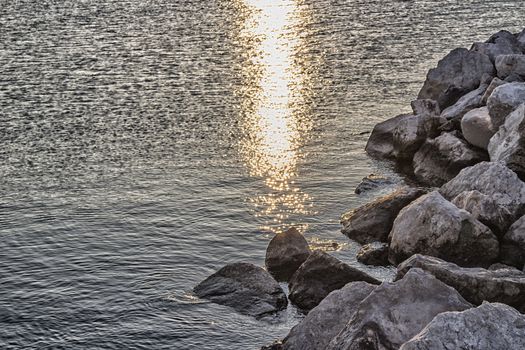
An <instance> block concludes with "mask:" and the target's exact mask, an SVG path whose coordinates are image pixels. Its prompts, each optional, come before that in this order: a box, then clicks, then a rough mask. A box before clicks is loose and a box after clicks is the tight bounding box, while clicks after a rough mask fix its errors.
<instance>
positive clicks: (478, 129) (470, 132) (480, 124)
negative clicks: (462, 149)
mask: <svg viewBox="0 0 525 350" xmlns="http://www.w3.org/2000/svg"><path fill="white" fill-rule="evenodd" d="M461 132H462V133H463V137H465V140H467V141H468V142H469V143H470V144H471V145H473V146H476V147H479V148H483V149H485V150H486V149H487V147H488V145H489V141H490V138H491V137H492V136H493V135H494V133H495V131H494V129H493V127H492V120H491V119H490V115H489V109H488V108H487V107H481V108H476V109H473V110H471V111H470V112H468V113H466V114H465V115H464V116H463V119H461Z"/></svg>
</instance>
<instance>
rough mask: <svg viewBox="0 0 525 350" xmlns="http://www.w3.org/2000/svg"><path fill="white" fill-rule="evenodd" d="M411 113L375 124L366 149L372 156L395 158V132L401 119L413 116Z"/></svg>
mask: <svg viewBox="0 0 525 350" xmlns="http://www.w3.org/2000/svg"><path fill="white" fill-rule="evenodd" d="M411 117H413V115H411V114H401V115H398V116H397V117H394V118H391V119H388V120H385V121H384V122H381V123H379V124H376V125H375V126H374V129H373V130H372V133H371V134H370V137H369V138H368V142H367V143H366V147H365V151H366V153H368V154H369V155H370V156H372V157H374V158H380V159H393V158H394V140H393V133H394V130H395V129H396V127H397V126H398V125H399V124H400V123H401V121H403V120H405V119H408V118H411Z"/></svg>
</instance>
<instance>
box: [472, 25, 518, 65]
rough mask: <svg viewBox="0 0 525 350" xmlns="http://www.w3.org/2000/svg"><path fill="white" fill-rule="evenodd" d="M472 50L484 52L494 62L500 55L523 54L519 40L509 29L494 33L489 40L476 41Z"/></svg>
mask: <svg viewBox="0 0 525 350" xmlns="http://www.w3.org/2000/svg"><path fill="white" fill-rule="evenodd" d="M471 50H472V51H477V52H480V53H484V54H485V55H487V56H489V58H490V60H491V61H492V62H494V61H495V60H496V57H498V56H499V55H510V54H521V48H520V44H519V42H518V40H517V39H516V37H515V36H514V35H513V34H512V33H510V32H508V31H500V32H498V33H496V34H494V35H492V36H491V37H490V38H489V40H487V42H484V43H474V44H473V45H472V48H471Z"/></svg>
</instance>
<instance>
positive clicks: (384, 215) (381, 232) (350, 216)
mask: <svg viewBox="0 0 525 350" xmlns="http://www.w3.org/2000/svg"><path fill="white" fill-rule="evenodd" d="M424 193H425V191H424V190H423V189H419V188H411V187H402V188H399V189H397V190H396V191H394V192H392V193H391V194H388V195H386V196H383V197H380V198H378V199H376V200H374V201H373V202H370V203H367V204H365V205H363V206H361V207H359V208H357V209H353V210H350V211H349V212H347V213H345V214H343V216H342V217H341V224H342V225H343V229H342V232H343V234H345V235H346V236H347V237H348V238H350V239H353V240H354V241H356V242H359V243H361V244H366V243H371V242H375V241H381V242H386V241H387V238H388V234H389V233H390V230H391V229H392V224H393V223H394V219H395V218H396V216H397V214H398V213H399V211H400V210H401V209H403V208H404V207H405V206H407V205H408V204H410V202H412V201H413V200H415V199H416V198H418V197H419V196H421V195H423V194H424Z"/></svg>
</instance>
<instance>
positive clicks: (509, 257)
mask: <svg viewBox="0 0 525 350" xmlns="http://www.w3.org/2000/svg"><path fill="white" fill-rule="evenodd" d="M501 260H502V261H503V262H504V263H506V264H509V265H512V266H515V267H518V268H520V269H522V268H523V266H524V265H525V216H522V217H521V218H520V219H519V220H517V221H516V222H515V223H513V224H512V226H511V227H510V229H509V231H508V232H507V233H506V234H505V236H503V241H502V244H501Z"/></svg>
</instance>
